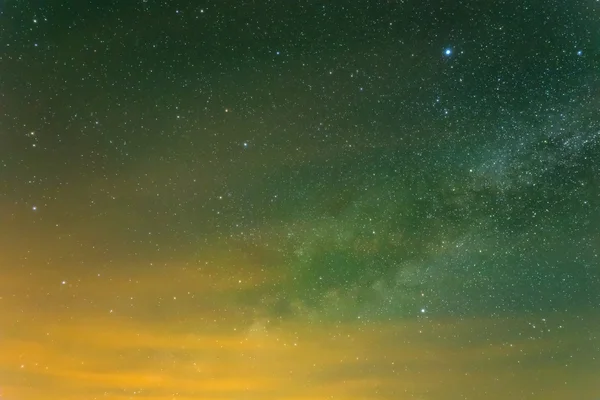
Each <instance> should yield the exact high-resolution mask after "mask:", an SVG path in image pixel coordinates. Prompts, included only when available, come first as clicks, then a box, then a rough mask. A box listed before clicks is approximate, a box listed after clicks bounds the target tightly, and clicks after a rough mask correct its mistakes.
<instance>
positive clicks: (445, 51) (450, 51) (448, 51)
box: [444, 49, 452, 56]
mask: <svg viewBox="0 0 600 400" xmlns="http://www.w3.org/2000/svg"><path fill="white" fill-rule="evenodd" d="M444 54H445V55H447V56H450V55H452V49H446V50H444Z"/></svg>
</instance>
